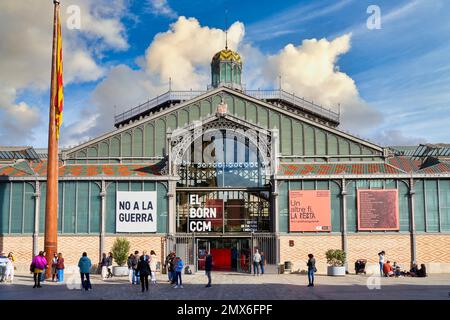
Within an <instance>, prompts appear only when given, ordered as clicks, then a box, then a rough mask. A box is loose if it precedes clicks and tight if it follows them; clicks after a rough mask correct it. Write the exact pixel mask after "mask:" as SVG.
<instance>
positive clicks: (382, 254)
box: [378, 251, 385, 277]
mask: <svg viewBox="0 0 450 320" xmlns="http://www.w3.org/2000/svg"><path fill="white" fill-rule="evenodd" d="M384 256H385V252H384V251H381V252H379V253H378V261H379V264H380V276H381V277H383V276H384V271H383V267H384Z"/></svg>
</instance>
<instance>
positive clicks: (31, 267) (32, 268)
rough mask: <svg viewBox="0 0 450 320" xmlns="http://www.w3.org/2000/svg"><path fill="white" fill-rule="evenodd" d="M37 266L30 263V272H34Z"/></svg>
mask: <svg viewBox="0 0 450 320" xmlns="http://www.w3.org/2000/svg"><path fill="white" fill-rule="evenodd" d="M35 268H36V266H35V265H34V263H32V264H30V272H32V273H34V269H35Z"/></svg>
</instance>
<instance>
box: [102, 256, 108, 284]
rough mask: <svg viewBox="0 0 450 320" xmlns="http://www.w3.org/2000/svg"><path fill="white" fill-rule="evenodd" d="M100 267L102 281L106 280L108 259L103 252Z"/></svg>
mask: <svg viewBox="0 0 450 320" xmlns="http://www.w3.org/2000/svg"><path fill="white" fill-rule="evenodd" d="M100 265H101V266H102V280H106V276H107V274H108V257H107V256H106V253H104V252H103V254H102V261H101V262H100Z"/></svg>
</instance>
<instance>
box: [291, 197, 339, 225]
mask: <svg viewBox="0 0 450 320" xmlns="http://www.w3.org/2000/svg"><path fill="white" fill-rule="evenodd" d="M289 231H291V232H292V231H313V232H320V231H327V232H330V231H331V198H330V190H291V191H289Z"/></svg>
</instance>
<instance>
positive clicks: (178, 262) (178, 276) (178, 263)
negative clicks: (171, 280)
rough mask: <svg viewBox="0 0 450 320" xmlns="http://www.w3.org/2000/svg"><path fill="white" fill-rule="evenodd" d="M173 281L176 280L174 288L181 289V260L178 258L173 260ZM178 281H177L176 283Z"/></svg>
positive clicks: (182, 265)
mask: <svg viewBox="0 0 450 320" xmlns="http://www.w3.org/2000/svg"><path fill="white" fill-rule="evenodd" d="M174 263H175V279H176V284H175V286H174V288H175V289H176V288H183V282H182V280H181V273H182V272H183V267H184V264H183V260H182V259H181V258H180V257H176V258H175V262H174ZM178 280H179V281H178Z"/></svg>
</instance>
